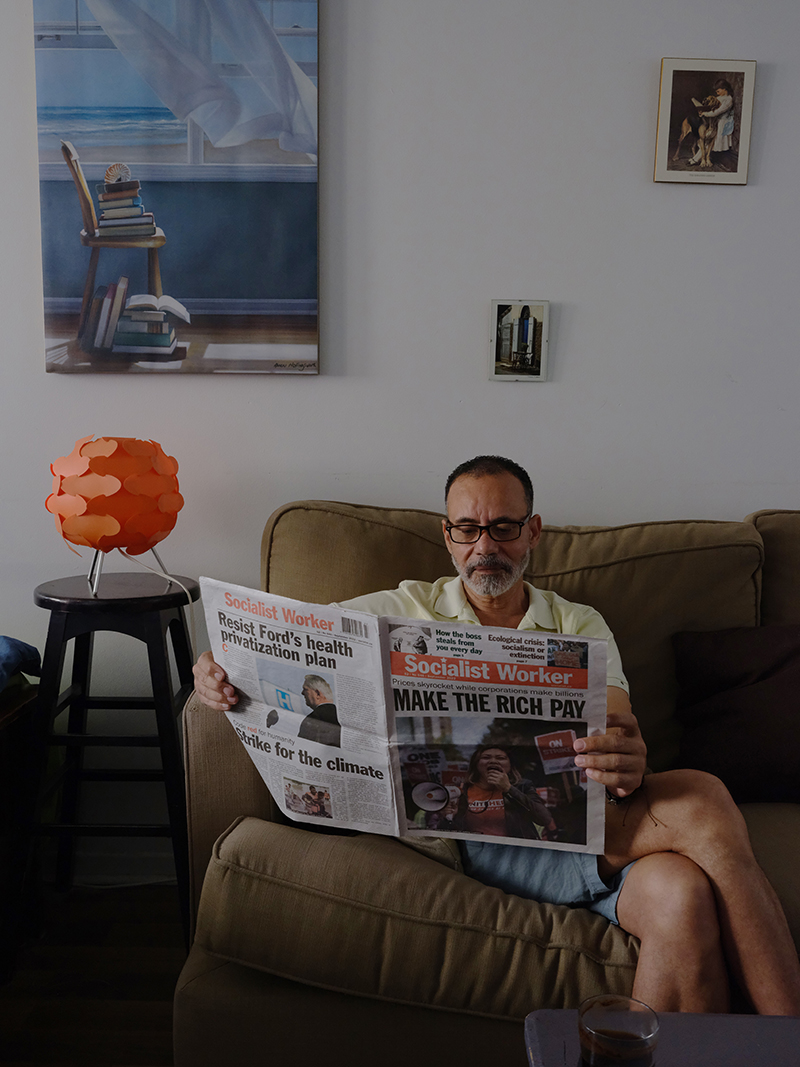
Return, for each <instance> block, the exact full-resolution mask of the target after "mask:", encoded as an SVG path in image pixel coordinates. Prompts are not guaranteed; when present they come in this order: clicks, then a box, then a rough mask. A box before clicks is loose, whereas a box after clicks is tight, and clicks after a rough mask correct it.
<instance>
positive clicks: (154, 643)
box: [146, 611, 189, 948]
mask: <svg viewBox="0 0 800 1067" xmlns="http://www.w3.org/2000/svg"><path fill="white" fill-rule="evenodd" d="M169 614H170V612H169V611H167V612H161V613H159V617H155V616H154V617H153V618H152V619H151V620H148V623H147V627H146V642H147V657H148V660H149V663H150V679H151V682H152V686H153V703H154V704H155V710H156V722H157V724H158V737H159V741H160V745H161V765H162V768H163V771H164V788H165V790H166V794H167V810H168V812H169V824H170V829H171V832H172V852H173V856H174V857H175V875H176V877H177V880H178V896H179V898H180V909H181V921H182V923H183V932H184V937H185V939H186V944H187V948H188V944H189V835H188V828H187V820H186V792H185V789H184V784H183V759H182V757H181V747H180V737H179V735H178V727H177V722H176V718H175V707H174V697H173V691H172V681H171V679H170V670H169V659H168V651H167V636H166V629H167V625H168V624H166V623H165V620H164V618H163V616H165V615H166V616H167V617H168V616H169Z"/></svg>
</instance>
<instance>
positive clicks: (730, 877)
mask: <svg viewBox="0 0 800 1067" xmlns="http://www.w3.org/2000/svg"><path fill="white" fill-rule="evenodd" d="M607 814H608V817H607V821H606V854H605V861H604V862H602V861H601V862H600V864H599V868H600V874H601V875H602V876H603V877H605V876H606V875H607V874H610V873H612V872H614V871H619V870H621V869H622V868H623V867H624V866H625V865H626V864H628V863H630V862H631V860H635V859H641V858H642V857H643V856H651V855H653V854H654V853H658V852H677V853H678V854H679V855H681V856H685V857H686V858H687V859H690V860H692V861H693V862H694V863H695V864H696V865H697V866H698V867H699V868H700V869H701V870H702V871H703V872H704V873H705V875H706V877H707V878H708V881H709V882H710V884H711V887H712V889H713V891H714V896H715V898H716V904H717V913H718V915H719V926H720V930H721V934H722V945H723V948H724V951H725V957H726V959H727V962H728V965H729V967H730V968H731V970H732V972H733V974H734V975H735V976H736V978H737V980H738V981H739V983H740V985H741V987H742V989H743V990H744V991H745V992H746V993H747V995H748V997H749V998H750V1000H751V1002H752V1004H753V1007H754V1008H755V1009H756V1011H758V1012H760V1013H761V1014H764V1015H800V961H798V958H797V951H796V949H795V946H794V942H793V941H792V935H791V933H790V931H789V926H788V924H787V922H786V917H785V916H784V914H783V910H782V908H781V905H780V902H779V900H778V898H777V896H776V894H775V891H774V890H773V888H772V886H771V885H770V884H769V882H768V881H767V878H766V876H765V874H764V872H763V871H762V870H761V868H760V867H759V866H758V864H757V862H756V859H755V857H754V856H753V850H752V848H751V847H750V839H749V837H748V835H747V827H746V825H745V822H744V819H743V818H742V816H741V814H740V812H739V809H738V808H737V807H736V805H735V804H734V803H733V800H732V799H731V797H730V794H729V793H728V791H727V789H726V788H725V786H724V785H723V784H722V783H721V782H720V781H719V779H717V778H714V777H713V776H712V775H709V774H704V773H703V772H702V771H667V772H665V773H663V774H653V775H649V776H648V777H647V779H646V786H645V788H644V790H642V791H640V792H639V793H637V794H635V795H634V797H633V798H632V800H631V801H630V802H629V803H628V804H624V805H620V806H619V807H615V808H610V809H609V811H608V813H607ZM631 873H633V872H631ZM629 877H630V875H629ZM620 900H621V901H622V894H620ZM633 921H634V922H636V919H635V917H634V920H633ZM633 932H634V931H631V933H633Z"/></svg>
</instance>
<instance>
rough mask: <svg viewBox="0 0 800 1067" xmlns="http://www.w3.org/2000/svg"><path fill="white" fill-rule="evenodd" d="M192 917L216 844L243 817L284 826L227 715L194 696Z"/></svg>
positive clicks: (189, 764)
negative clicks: (275, 822)
mask: <svg viewBox="0 0 800 1067" xmlns="http://www.w3.org/2000/svg"><path fill="white" fill-rule="evenodd" d="M183 742H184V761H185V766H186V810H187V818H188V823H189V872H190V885H191V905H192V907H191V911H192V915H194V914H195V913H196V911H197V905H198V903H199V900H200V889H201V887H202V885H203V878H204V877H205V873H206V867H207V866H208V861H209V860H210V859H211V851H212V849H213V847H214V842H215V841H216V840H217V838H218V837H219V836H220V834H221V833H222V832H223V831H224V830H225V829H227V827H229V826H230V824H231V823H232V822H233V821H234V819H236V818H238V817H239V816H240V815H254V816H256V817H258V818H260V819H267V820H280V819H282V814H281V812H280V811H279V810H278V808H277V807H276V805H275V803H274V801H273V799H272V797H271V796H270V795H269V791H268V790H267V787H266V786H265V785H264V782H263V781H262V780H261V777H260V775H259V773H258V771H257V770H256V769H255V767H254V765H253V761H252V760H251V759H250V757H249V756H248V755H247V752H246V751H245V749H244V746H243V745H242V743H241V741H240V740H239V738H238V737H237V736H236V733H235V731H234V730H233V728H232V726H231V724H230V723H229V722H228V720H227V718H226V717H225V715H223V714H222V712H219V711H214V710H212V709H211V708H208V707H206V706H205V704H203V703H202V702H201V701H200V699H199V698H198V697H197V696H195V694H192V696H191V697H190V698H189V700H188V701H187V702H186V706H185V707H184V709H183Z"/></svg>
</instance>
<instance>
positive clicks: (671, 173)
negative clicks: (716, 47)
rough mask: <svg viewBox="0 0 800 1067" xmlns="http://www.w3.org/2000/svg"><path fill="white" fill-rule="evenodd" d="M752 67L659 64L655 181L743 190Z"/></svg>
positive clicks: (742, 63)
mask: <svg viewBox="0 0 800 1067" xmlns="http://www.w3.org/2000/svg"><path fill="white" fill-rule="evenodd" d="M755 80H756V64H755V62H754V61H753V60H733V59H662V60H661V86H660V89H659V94H658V128H657V133H656V164H655V174H654V176H653V180H654V181H657V182H694V183H695V184H699V185H708V184H717V185H746V184H747V165H748V160H749V156H750V127H751V124H752V118H753V90H754V88H755Z"/></svg>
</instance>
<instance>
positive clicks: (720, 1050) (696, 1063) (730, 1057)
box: [525, 1010, 800, 1067]
mask: <svg viewBox="0 0 800 1067" xmlns="http://www.w3.org/2000/svg"><path fill="white" fill-rule="evenodd" d="M658 1018H659V1023H660V1028H659V1036H658V1047H657V1049H656V1055H655V1062H656V1067H789V1065H791V1064H796V1063H800V1018H797V1017H792V1018H788V1017H785V1016H778V1015H690V1014H679V1013H677V1012H659V1015H658ZM525 1047H526V1048H527V1050H528V1063H529V1064H530V1067H577V1065H578V1063H579V1059H580V1051H579V1046H578V1013H577V1011H556V1010H543V1011H534V1012H531V1014H530V1015H528V1017H527V1018H526V1019H525Z"/></svg>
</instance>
